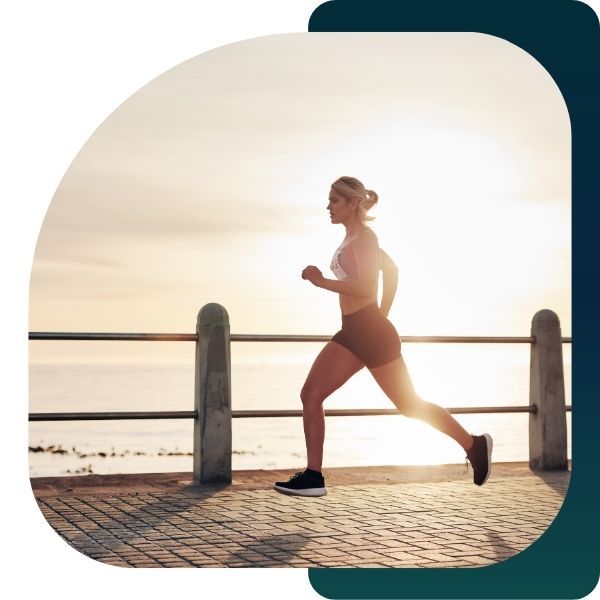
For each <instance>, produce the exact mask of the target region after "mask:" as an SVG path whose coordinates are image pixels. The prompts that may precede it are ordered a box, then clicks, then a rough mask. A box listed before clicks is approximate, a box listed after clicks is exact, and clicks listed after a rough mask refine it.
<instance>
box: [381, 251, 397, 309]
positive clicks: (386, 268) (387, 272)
mask: <svg viewBox="0 0 600 600" xmlns="http://www.w3.org/2000/svg"><path fill="white" fill-rule="evenodd" d="M379 256H380V264H381V267H380V268H381V272H382V274H383V291H382V293H381V307H380V310H381V312H382V314H383V316H384V317H387V316H388V314H389V312H390V308H392V303H393V302H394V297H395V296H396V290H397V289H398V267H397V266H396V264H395V263H394V261H393V260H392V259H391V258H390V257H389V256H388V255H387V254H386V253H385V252H384V251H383V250H381V249H379Z"/></svg>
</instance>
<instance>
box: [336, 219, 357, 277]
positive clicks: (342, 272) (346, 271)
mask: <svg viewBox="0 0 600 600" xmlns="http://www.w3.org/2000/svg"><path fill="white" fill-rule="evenodd" d="M360 231H362V230H359V231H357V232H356V233H355V234H354V235H353V236H352V237H350V238H348V239H346V240H344V241H343V242H342V243H341V245H340V246H339V248H338V249H337V250H336V251H335V252H334V254H333V258H332V259H331V265H329V266H330V269H331V270H332V271H333V274H334V275H335V277H336V279H340V280H343V279H348V278H349V277H351V276H352V275H355V274H356V258H355V256H354V253H353V252H352V251H351V250H350V248H348V246H349V245H350V243H351V242H352V240H353V239H354V238H355V237H356V236H357V235H358V234H359V233H360ZM346 249H347V250H346Z"/></svg>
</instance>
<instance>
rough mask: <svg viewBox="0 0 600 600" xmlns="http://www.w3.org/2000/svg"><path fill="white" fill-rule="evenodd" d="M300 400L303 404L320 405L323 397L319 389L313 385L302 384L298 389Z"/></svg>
mask: <svg viewBox="0 0 600 600" xmlns="http://www.w3.org/2000/svg"><path fill="white" fill-rule="evenodd" d="M300 400H302V405H303V406H308V407H310V406H320V405H321V404H322V403H323V400H325V398H324V397H323V394H322V393H321V392H320V390H319V389H318V388H317V387H315V386H314V385H310V384H304V386H303V387H302V389H301V390H300Z"/></svg>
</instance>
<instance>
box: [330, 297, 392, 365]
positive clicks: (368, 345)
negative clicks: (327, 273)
mask: <svg viewBox="0 0 600 600" xmlns="http://www.w3.org/2000/svg"><path fill="white" fill-rule="evenodd" d="M331 340H332V341H333V342H337V343H338V344H341V345H342V346H344V348H348V350H350V352H352V353H353V354H355V355H356V356H357V357H358V358H359V359H360V360H361V361H362V362H363V363H364V364H365V365H366V366H367V368H369V369H372V368H374V367H380V366H381V365H385V364H387V363H389V362H392V361H393V360H396V359H397V358H400V356H401V354H400V349H401V342H400V337H399V336H398V332H397V331H396V328H395V327H394V326H393V325H392V324H391V323H390V321H389V320H388V319H386V317H384V316H383V315H382V314H381V311H380V310H379V307H378V306H377V304H375V303H373V304H369V305H368V306H365V307H364V308H361V309H360V310H357V311H356V312H353V313H350V314H349V315H345V314H343V313H342V328H341V329H340V331H338V332H337V333H336V334H335V335H334V336H333V337H332V338H331Z"/></svg>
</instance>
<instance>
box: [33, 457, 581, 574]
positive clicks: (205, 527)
mask: <svg viewBox="0 0 600 600" xmlns="http://www.w3.org/2000/svg"><path fill="white" fill-rule="evenodd" d="M376 469H378V468H377V467H374V468H371V469H370V470H369V471H367V470H366V469H364V470H363V475H362V476H361V470H360V469H354V470H351V471H352V474H351V476H348V473H347V472H348V471H350V470H344V469H337V470H336V469H329V470H327V471H326V473H325V475H326V476H327V483H328V495H327V496H324V497H321V498H310V499H307V498H299V497H293V496H285V495H281V494H279V493H277V492H275V491H273V490H271V489H269V488H270V484H271V482H272V481H274V480H275V479H282V472H235V473H234V483H235V484H236V485H231V486H223V487H208V488H204V487H203V488H199V487H194V486H191V485H182V484H185V483H186V482H185V481H179V482H178V484H179V485H176V483H177V478H178V477H179V478H183V479H185V478H187V479H189V478H190V474H189V473H180V474H170V475H171V478H170V480H169V482H168V483H169V485H167V484H166V483H164V482H163V484H162V485H161V484H160V481H161V475H155V476H150V475H147V476H145V480H144V483H145V485H141V484H140V482H139V481H137V482H136V481H135V477H132V478H130V481H129V480H125V481H126V484H123V481H124V480H123V479H121V480H119V481H120V482H121V483H120V486H118V487H115V486H114V485H111V483H114V479H113V480H111V477H110V476H106V477H104V478H103V477H102V476H94V479H93V481H94V485H91V484H86V478H84V477H78V478H75V477H69V478H57V479H49V478H44V479H40V478H35V479H32V485H33V489H34V493H35V495H36V499H37V502H38V505H39V507H40V510H41V511H42V513H43V514H44V516H45V517H46V519H47V520H48V522H49V523H50V524H51V525H52V527H53V528H54V529H55V530H56V531H57V532H58V534H59V535H60V536H61V537H62V538H63V539H64V540H66V541H67V543H68V544H70V545H71V546H72V547H74V548H76V549H77V550H79V551H80V552H82V553H83V554H85V555H87V556H90V557H91V558H94V559H96V560H99V561H101V562H103V563H108V564H111V565H118V566H123V567H126V566H134V567H290V566H291V567H440V566H444V567H465V566H467V567H468V566H480V565H487V564H491V563H495V562H499V561H502V560H504V559H506V558H508V557H511V556H513V555H515V554H517V553H518V552H520V551H521V550H523V549H524V548H526V547H527V546H529V545H530V544H531V543H532V542H534V541H535V540H536V539H537V538H538V537H539V536H540V535H541V534H542V533H543V532H544V531H545V530H546V528H547V527H548V525H549V524H550V523H551V522H552V520H553V519H554V517H555V516H556V514H557V512H558V510H559V509H560V506H561V505H562V501H563V498H564V495H565V493H566V489H567V487H568V483H569V472H551V473H546V474H538V475H536V474H533V473H531V472H529V470H528V469H526V468H525V467H524V466H523V465H520V464H513V465H512V466H511V465H506V466H500V465H495V467H494V469H495V471H494V473H493V474H492V477H491V478H490V480H489V481H488V482H487V484H486V485H485V486H483V487H482V488H478V487H476V486H474V485H473V484H472V482H471V480H470V478H471V477H472V474H471V472H470V471H469V473H468V474H465V473H464V472H460V473H459V471H458V470H457V469H456V468H454V469H452V470H451V471H452V472H451V473H450V475H448V474H442V473H441V472H440V470H439V468H437V470H436V469H435V468H430V469H428V468H419V469H418V470H417V471H415V468H413V470H406V471H404V470H403V469H402V468H394V469H395V470H393V472H392V473H391V475H390V472H389V470H390V469H389V468H387V471H385V468H382V472H383V475H385V476H383V475H382V474H381V473H380V476H377V473H375V474H374V473H373V471H374V470H376ZM403 473H404V474H405V475H406V476H403ZM415 473H418V474H420V475H419V476H416V475H415ZM245 474H246V475H245ZM285 474H286V475H289V474H291V473H290V472H288V471H286V472H285ZM177 476H178V477H177ZM153 477H154V478H155V481H156V482H157V484H156V485H153V483H152V478H153ZM162 477H163V479H164V476H162ZM138 478H139V476H138ZM127 481H129V482H128V483H127ZM360 481H362V483H360ZM365 481H366V483H365ZM403 481H404V482H403ZM353 482H354V483H353ZM188 483H189V482H188ZM66 485H69V486H71V487H69V488H65V486H66ZM135 488H137V490H136V489H135Z"/></svg>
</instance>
